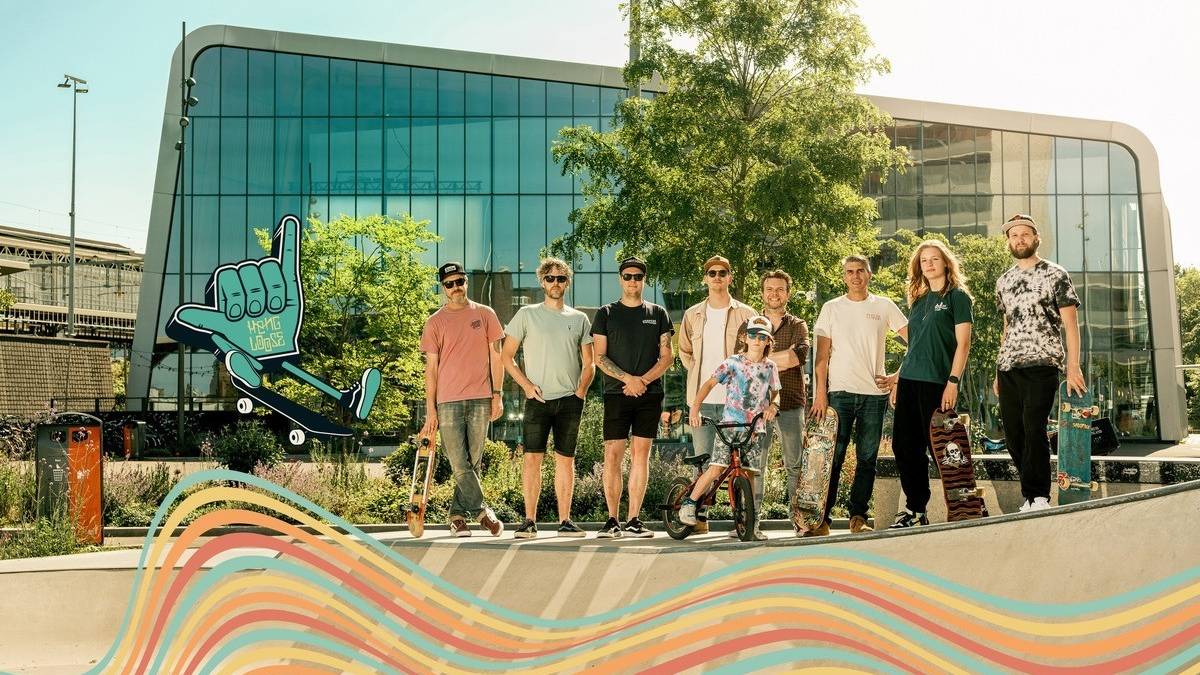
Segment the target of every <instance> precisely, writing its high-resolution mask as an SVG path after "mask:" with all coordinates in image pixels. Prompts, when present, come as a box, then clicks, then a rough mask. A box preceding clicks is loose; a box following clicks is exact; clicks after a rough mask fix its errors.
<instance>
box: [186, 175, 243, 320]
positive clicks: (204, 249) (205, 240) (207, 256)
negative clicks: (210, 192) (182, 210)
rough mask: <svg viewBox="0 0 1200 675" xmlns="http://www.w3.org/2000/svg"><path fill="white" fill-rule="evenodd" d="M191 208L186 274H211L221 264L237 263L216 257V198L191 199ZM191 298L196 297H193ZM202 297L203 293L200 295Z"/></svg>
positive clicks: (218, 206)
mask: <svg viewBox="0 0 1200 675" xmlns="http://www.w3.org/2000/svg"><path fill="white" fill-rule="evenodd" d="M191 202H192V207H191V209H189V210H188V213H187V232H188V235H187V239H188V251H187V257H188V260H189V261H190V262H189V263H188V272H189V273H191V272H197V273H198V272H204V271H205V270H207V274H212V271H213V270H215V269H217V267H218V266H219V265H220V264H221V263H222V262H237V261H236V260H234V261H223V260H221V259H220V258H219V257H218V253H219V250H218V249H219V244H220V240H219V238H218V233H219V232H220V229H219V227H220V226H219V218H220V200H219V198H218V197H193V198H192V199H191ZM192 297H197V296H195V295H193V296H192ZM199 297H204V296H203V291H202V292H201V295H200V296H199Z"/></svg>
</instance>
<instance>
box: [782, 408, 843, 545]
mask: <svg viewBox="0 0 1200 675" xmlns="http://www.w3.org/2000/svg"><path fill="white" fill-rule="evenodd" d="M837 430H838V415H837V411H836V410H834V409H833V408H826V409H825V421H824V422H820V423H818V422H817V421H816V419H815V418H814V419H809V420H808V422H807V423H806V424H805V425H804V459H803V462H802V463H801V465H800V477H799V478H798V479H797V480H796V493H795V495H794V496H793V497H792V524H793V525H794V526H795V527H796V529H797V530H815V529H817V528H818V527H820V526H821V523H822V522H823V521H824V520H825V506H826V502H827V501H828V499H829V470H830V468H831V467H832V466H833V449H834V446H835V445H837Z"/></svg>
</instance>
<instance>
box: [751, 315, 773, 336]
mask: <svg viewBox="0 0 1200 675" xmlns="http://www.w3.org/2000/svg"><path fill="white" fill-rule="evenodd" d="M746 332H747V333H751V334H753V333H761V334H763V335H766V336H767V337H770V336H771V320H770V319H768V318H767V317H765V316H752V317H750V320H749V321H747V322H746Z"/></svg>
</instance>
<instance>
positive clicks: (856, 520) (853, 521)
mask: <svg viewBox="0 0 1200 675" xmlns="http://www.w3.org/2000/svg"><path fill="white" fill-rule="evenodd" d="M922 515H924V514H922ZM925 524H926V525H928V524H929V523H928V521H926V523H925ZM850 531H851V532H874V531H875V528H873V527H871V526H870V525H868V524H867V519H866V517H864V516H852V517H851V518H850Z"/></svg>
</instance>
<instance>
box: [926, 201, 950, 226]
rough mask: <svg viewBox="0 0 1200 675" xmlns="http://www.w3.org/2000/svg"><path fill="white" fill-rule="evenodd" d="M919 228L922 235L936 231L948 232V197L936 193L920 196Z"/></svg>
mask: <svg viewBox="0 0 1200 675" xmlns="http://www.w3.org/2000/svg"><path fill="white" fill-rule="evenodd" d="M921 229H922V231H923V233H924V236H929V235H930V234H932V233H934V232H937V233H938V234H941V235H946V236H948V235H949V234H950V198H949V197H939V196H936V195H925V196H924V197H921Z"/></svg>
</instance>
